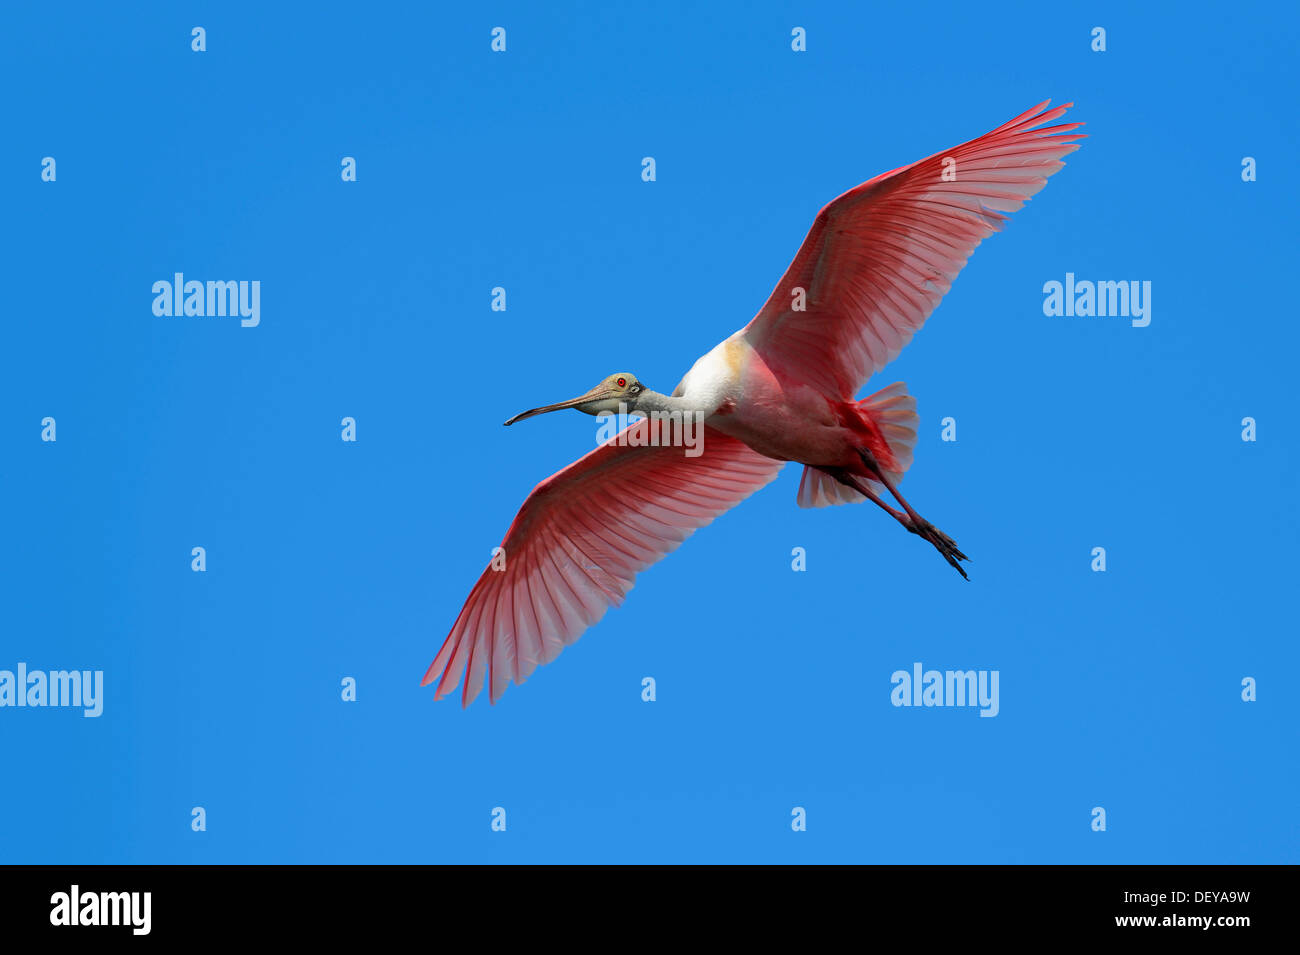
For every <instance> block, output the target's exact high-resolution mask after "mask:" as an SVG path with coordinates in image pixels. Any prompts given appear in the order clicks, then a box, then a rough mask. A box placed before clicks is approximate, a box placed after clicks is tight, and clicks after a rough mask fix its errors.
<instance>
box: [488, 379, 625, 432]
mask: <svg viewBox="0 0 1300 955" xmlns="http://www.w3.org/2000/svg"><path fill="white" fill-rule="evenodd" d="M645 390H646V388H645V386H644V385H643V384H641V382H639V381H637V378H636V375H631V374H628V373H627V372H619V373H618V374H616V375H610V376H609V377H608V378H606V379H605V380H604V381H602V382H601V383H600V384H598V385H597V386H596V387H595V388H592V389H591V391H589V392H587V393H586V394H585V395H578V397H576V398H570V399H569V400H568V401H561V402H558V403H557V404H553V405H543V406H542V407H540V408H533V409H531V410H529V411H521V412H520V413H519V414H517V415H515V416H514V417H513V418H511V419H510V420H509V421H507V422H506V424H508V425H510V424H514V423H515V422H516V421H523V420H524V419H525V418H531V417H532V416H533V415H539V414H545V413H546V412H548V411H559V410H560V409H561V408H577V409H578V410H579V411H581V412H583V413H584V414H589V415H598V414H602V413H606V412H607V413H610V414H618V413H619V412H633V411H636V407H637V399H638V398H639V397H640V396H641V394H642V393H643V392H644V391H645Z"/></svg>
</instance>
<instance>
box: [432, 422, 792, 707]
mask: <svg viewBox="0 0 1300 955" xmlns="http://www.w3.org/2000/svg"><path fill="white" fill-rule="evenodd" d="M665 430H666V429H665ZM702 434H703V441H702V443H701V444H700V447H702V449H703V453H702V454H700V455H698V456H696V457H690V456H688V455H687V454H686V448H683V447H680V446H676V447H674V446H666V445H661V446H654V445H650V444H649V436H650V422H649V421H648V420H645V419H642V420H641V421H638V422H636V423H634V424H632V425H631V426H629V427H628V428H626V429H624V430H623V431H622V432H620V433H619V434H617V435H615V436H614V437H613V438H611V439H610V440H609V441H607V442H605V443H604V444H602V445H601V446H600V447H598V448H596V449H595V450H594V451H592V452H591V453H590V454H588V455H586V456H584V457H582V458H580V459H579V460H577V461H575V462H574V463H573V464H570V465H569V466H568V467H567V468H565V469H564V470H562V471H559V472H557V473H555V474H553V475H551V476H550V477H549V478H547V479H546V480H545V481H543V482H542V483H541V484H539V485H537V487H536V488H534V489H533V492H532V493H531V494H529V495H528V499H527V500H526V501H524V506H523V507H521V508H520V509H519V513H518V514H517V515H516V516H515V520H514V523H513V524H511V525H510V530H509V531H508V532H507V533H506V537H505V540H504V541H502V542H501V547H502V549H503V551H504V558H505V566H504V569H494V568H493V566H492V565H491V564H489V566H488V569H487V570H485V571H484V572H483V576H481V577H480V578H479V580H478V583H477V584H475V585H474V589H473V590H471V591H470V595H469V598H468V599H467V600H466V601H465V606H464V608H462V609H461V612H460V616H459V617H457V618H456V622H455V624H454V625H453V626H452V628H451V633H450V634H449V635H448V636H447V639H446V641H445V642H444V643H443V645H442V649H441V650H439V651H438V655H437V657H435V658H434V661H433V663H432V664H431V665H430V666H429V670H428V672H427V673H425V675H424V680H423V681H422V682H421V684H420V685H421V686H425V685H427V684H429V683H431V682H432V681H433V680H434V679H435V678H437V677H438V675H439V674H441V679H439V680H438V690H437V698H441V697H443V696H445V695H447V694H448V693H449V692H451V691H452V690H453V689H455V687H456V684H457V683H459V682H460V678H461V673H462V672H463V671H464V670H465V668H466V667H467V666H468V668H469V673H468V676H466V678H465V687H464V690H463V691H462V693H461V702H462V703H463V704H464V705H466V706H468V705H469V703H470V702H471V701H472V700H473V699H474V698H475V697H476V696H478V694H479V691H480V690H481V689H482V688H483V680H484V676H485V673H489V672H490V680H489V683H490V687H491V699H492V702H493V703H495V702H496V701H497V699H498V698H499V697H500V696H501V694H502V693H504V692H505V689H506V687H507V686H508V685H509V682H510V681H511V680H514V682H516V683H523V682H524V680H525V679H527V678H528V676H529V675H530V674H531V673H532V672H533V670H534V669H536V668H537V666H538V664H541V663H550V662H551V661H552V660H554V659H555V658H556V657H557V656H559V653H560V651H561V650H563V649H564V648H565V647H566V646H568V645H569V644H570V643H573V642H574V641H575V640H577V639H578V637H580V636H581V635H582V633H583V631H585V630H586V629H587V628H588V627H590V626H592V625H593V624H594V623H595V622H596V621H597V620H599V619H600V618H601V617H602V616H603V615H604V613H605V611H606V609H608V608H609V607H610V606H618V605H619V604H621V603H622V602H623V598H624V596H626V594H627V592H628V591H629V590H631V589H632V584H633V581H634V579H635V577H636V575H637V573H639V572H640V571H642V570H644V569H645V568H646V567H648V566H650V565H651V564H653V563H654V562H655V561H657V560H659V558H661V557H663V556H664V555H665V554H667V553H668V552H669V551H671V550H673V549H675V548H676V547H677V545H678V544H680V543H681V542H682V541H684V540H685V539H686V538H687V537H689V536H690V535H691V533H692V532H694V531H695V530H696V528H699V527H703V526H704V525H705V524H708V523H709V522H710V521H712V520H713V519H714V518H715V517H717V516H718V515H719V514H721V513H723V512H724V511H727V510H729V509H731V508H732V507H734V506H736V505H737V504H739V503H740V502H741V501H743V500H744V499H745V498H747V497H748V496H749V495H750V494H753V493H754V492H755V491H757V490H758V489H759V488H761V487H763V486H764V485H766V484H767V483H769V482H770V481H771V480H772V479H773V478H775V477H776V475H777V473H778V472H779V471H780V470H781V465H782V462H780V461H776V460H774V459H772V458H767V457H764V456H763V455H761V454H759V453H758V452H756V451H752V450H750V448H749V447H748V446H747V445H745V444H743V443H741V442H740V441H737V440H735V439H734V438H729V437H727V436H726V435H724V434H722V433H721V432H719V431H715V430H713V429H712V428H709V427H704V428H703V432H702Z"/></svg>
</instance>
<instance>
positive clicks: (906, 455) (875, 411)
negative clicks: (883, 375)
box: [798, 381, 921, 507]
mask: <svg viewBox="0 0 1300 955" xmlns="http://www.w3.org/2000/svg"><path fill="white" fill-rule="evenodd" d="M856 407H857V409H858V411H859V412H860V413H861V414H863V415H864V416H866V417H868V418H870V419H871V421H872V422H873V423H874V424H875V425H876V428H877V429H878V430H879V431H880V434H881V435H882V436H883V437H884V439H885V444H886V445H888V448H889V454H890V456H891V457H892V458H893V460H892V461H884V460H883V455H878V457H880V458H881V459H882V460H881V463H882V464H883V465H885V476H886V477H887V478H889V480H890V482H891V483H892V484H893V485H894V486H895V487H897V486H898V482H899V481H901V480H902V479H903V474H904V472H905V471H907V469H908V468H909V467H911V466H912V449H913V448H914V447H916V429H917V426H918V425H919V424H920V423H921V419H920V417H919V416H918V415H917V413H916V399H915V398H913V397H912V396H911V395H909V394H908V393H907V385H906V384H904V383H903V382H901V381H896V382H894V383H893V384H892V385H889V386H888V387H887V388H881V389H880V390H879V391H877V392H876V393H875V394H874V395H868V396H867V397H866V398H863V399H862V400H861V401H859V402H857V405H856ZM860 480H862V481H863V483H865V484H866V485H867V486H868V487H870V488H871V490H872V491H873V492H875V493H876V494H877V495H882V496H886V495H888V493H889V492H888V491H887V490H886V489H885V487H884V486H883V485H882V484H880V483H879V482H877V481H872V480H870V479H867V478H860ZM865 500H866V497H865V496H863V495H862V494H861V493H859V492H858V491H855V490H854V489H853V488H851V487H849V486H848V485H846V484H842V483H840V482H839V481H838V480H836V479H835V477H833V476H832V475H830V474H827V473H826V472H825V471H822V470H820V469H818V468H814V467H805V468H804V469H803V480H801V481H800V482H799V497H798V503H799V506H800V507H827V506H830V505H833V504H851V503H853V502H854V501H865Z"/></svg>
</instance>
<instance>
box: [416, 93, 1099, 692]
mask: <svg viewBox="0 0 1300 955" xmlns="http://www.w3.org/2000/svg"><path fill="white" fill-rule="evenodd" d="M1069 105H1070V104H1066V105H1065V106H1060V107H1057V108H1055V109H1046V106H1047V104H1046V103H1041V104H1039V105H1038V106H1036V107H1034V108H1033V109H1031V110H1029V111H1028V112H1026V113H1023V114H1021V115H1020V116H1017V117H1016V118H1015V119H1013V120H1011V121H1010V122H1008V123H1005V124H1003V125H1002V126H999V127H998V128H997V129H995V130H993V131H992V132H989V133H987V134H985V135H983V136H981V137H979V138H978V139H973V140H971V141H970V142H967V143H963V144H962V145H960V146H956V147H954V148H952V149H948V150H944V151H942V152H938V153H935V154H934V155H933V156H930V157H929V158H927V159H922V160H920V161H919V162H915V163H912V164H911V165H908V166H903V167H901V168H899V169H895V170H893V171H892V172H888V173H885V174H883V175H880V176H877V177H876V178H874V179H872V180H870V181H868V182H865V183H863V184H862V185H860V186H857V187H856V188H854V189H851V190H849V191H848V192H846V193H844V195H842V196H840V197H839V198H838V199H836V200H835V201H833V202H831V203H830V204H829V205H827V206H826V207H825V208H824V209H822V210H821V212H820V213H819V214H818V215H817V218H816V219H815V221H814V222H813V225H812V229H811V230H810V231H809V232H808V235H807V237H806V238H805V239H804V241H803V245H802V246H801V247H800V249H799V252H798V254H796V256H795V258H794V261H793V262H792V263H791V264H790V267H789V268H788V269H787V270H786V272H785V275H784V276H783V277H782V278H781V281H780V282H779V283H777V286H776V289H775V290H774V291H773V292H772V295H771V296H770V297H769V299H768V300H767V303H766V304H765V305H764V306H763V308H762V309H761V310H760V311H759V313H758V315H756V316H755V317H754V319H753V321H751V322H750V323H749V324H748V325H746V326H745V327H744V328H742V329H741V330H740V331H738V332H737V333H736V334H734V335H732V336H731V337H730V338H728V339H727V340H725V341H723V342H722V343H720V344H719V345H718V346H717V347H716V348H714V349H713V350H712V351H710V352H709V353H708V354H707V355H705V356H704V357H702V358H701V359H699V361H697V362H696V363H695V365H694V366H693V367H692V368H691V370H690V372H688V373H687V375H686V377H685V378H683V379H682V382H681V384H679V385H678V386H677V389H676V390H675V391H674V392H673V393H672V394H671V395H663V394H660V393H658V392H655V391H651V390H650V389H648V388H646V387H645V386H644V385H642V384H641V383H640V382H639V381H638V380H637V379H636V377H635V376H633V375H630V374H616V375H611V376H609V377H608V378H606V379H605V380H603V381H602V382H601V383H600V384H599V385H597V386H596V387H595V388H593V389H592V390H591V391H589V392H587V393H585V394H583V395H580V396H579V397H577V398H574V399H571V400H569V401H565V402H560V403H558V404H555V405H547V406H544V407H541V408H535V409H533V410H531V411H527V412H524V413H523V414H521V415H516V416H515V417H514V418H512V419H511V420H510V421H507V422H506V423H507V424H513V423H514V422H515V421H519V420H522V419H524V418H527V417H531V416H533V415H536V414H541V413H544V412H548V411H554V410H558V409H560V408H577V409H578V410H580V411H583V412H585V413H588V414H600V413H604V412H609V411H615V410H623V411H629V410H630V411H634V412H639V413H641V414H648V415H650V416H651V417H654V416H656V415H669V416H674V415H675V416H677V420H679V421H680V420H681V418H682V416H684V415H691V416H692V417H694V418H695V420H697V421H701V422H703V423H704V424H703V432H702V433H703V439H704V440H703V445H702V450H703V453H702V454H699V456H692V455H691V454H689V453H686V451H685V450H684V449H683V448H682V447H679V446H672V445H663V444H654V443H652V442H650V441H648V440H647V431H648V430H649V429H650V428H651V422H650V421H647V420H644V419H643V420H641V421H639V422H637V423H635V424H633V425H631V426H630V427H629V428H628V429H626V430H625V431H624V432H622V433H620V434H619V435H616V436H615V437H614V438H612V439H610V440H609V441H607V442H606V443H605V444H603V445H601V446H600V447H598V448H597V449H596V450H594V451H592V452H591V453H590V454H587V455H586V456H584V457H583V458H581V459H579V460H578V461H575V462H574V463H573V464H571V465H569V466H568V467H567V468H565V469H564V470H562V471H559V472H558V473H556V474H554V475H552V476H551V477H549V478H547V479H546V480H545V481H543V482H542V483H541V484H539V485H537V487H536V488H535V489H534V490H533V492H532V493H531V494H530V495H529V496H528V499H527V500H526V501H525V502H524V505H523V507H522V508H520V510H519V514H518V515H517V516H516V517H515V520H514V523H513V524H511V526H510V530H509V531H508V532H507V534H506V537H505V540H504V541H502V544H501V546H502V549H503V551H504V557H505V566H504V568H499V569H498V568H494V567H493V565H491V564H489V566H488V569H487V570H485V571H484V572H483V575H482V576H481V577H480V578H479V580H478V583H477V584H475V585H474V588H473V590H471V591H470V594H469V597H468V599H467V600H466V601H465V605H464V607H463V608H462V609H461V612H460V615H459V616H458V617H457V618H456V621H455V623H454V624H453V626H452V628H451V632H450V634H448V636H447V639H446V640H445V641H444V643H443V645H442V648H441V649H440V650H439V651H438V654H437V656H436V657H435V658H434V660H433V663H432V664H431V665H430V666H429V669H428V671H427V672H426V673H425V675H424V680H423V683H422V685H425V684H428V683H431V682H433V681H434V680H435V679H436V680H437V681H438V686H437V691H436V696H437V697H439V698H441V697H443V696H446V695H447V694H448V693H450V692H451V691H452V690H453V689H454V688H455V687H456V685H457V684H458V683H459V682H460V680H461V676H462V674H465V679H464V688H463V690H462V693H461V700H462V703H463V704H464V705H468V704H469V703H470V701H472V700H473V699H474V698H475V697H476V696H477V695H478V694H479V692H480V691H481V690H482V688H483V684H484V682H485V681H486V682H487V683H488V684H489V696H490V697H491V699H492V701H493V702H495V701H496V700H497V699H499V698H500V696H501V694H502V693H503V692H505V689H506V687H507V686H508V685H509V683H510V682H511V681H514V682H515V683H523V682H524V680H526V679H527V678H528V676H529V675H530V674H531V673H532V672H533V670H534V669H536V667H537V666H538V665H540V664H543V663H549V662H550V661H551V660H554V659H555V657H556V656H558V655H559V653H560V651H561V650H563V649H564V647H565V646H567V645H568V644H570V643H572V642H573V641H574V640H576V639H577V638H578V637H579V636H580V635H581V634H582V633H583V632H584V631H585V630H586V629H587V628H588V627H590V626H592V625H593V624H595V623H596V621H598V620H599V619H600V618H601V617H602V616H603V615H604V613H605V611H606V610H607V609H608V608H609V607H610V606H617V605H618V604H620V603H621V602H622V600H623V598H624V597H625V596H626V595H627V592H628V591H629V590H630V589H631V588H632V585H633V583H634V581H635V578H636V575H637V574H638V573H639V572H640V571H642V570H644V569H645V568H646V567H648V566H649V565H650V564H652V563H654V562H655V561H657V560H659V559H660V558H661V557H663V556H664V555H665V554H667V553H668V552H669V551H671V550H673V549H674V548H676V547H677V545H678V544H680V543H681V542H682V541H683V540H685V539H686V538H687V537H689V536H690V535H691V534H692V533H693V532H694V531H695V530H697V529H698V528H700V527H703V526H704V525H705V524H707V523H709V522H710V521H712V520H713V519H714V518H715V517H717V516H718V515H719V514H721V513H723V512H724V511H726V510H728V509H730V508H732V507H734V506H735V505H736V504H738V503H740V502H741V501H742V500H744V499H745V498H746V497H748V496H749V495H750V494H752V493H754V492H755V491H757V490H758V489H759V488H761V487H763V486H764V485H766V484H768V483H769V482H770V481H772V480H773V479H774V478H775V477H776V475H777V473H778V472H779V471H780V469H781V467H782V464H783V463H784V462H785V461H798V462H800V463H802V464H803V465H804V466H805V468H804V474H803V479H802V481H801V483H800V487H799V496H798V503H799V504H800V505H801V506H803V507H824V506H827V505H831V504H843V503H848V502H852V501H864V500H869V501H871V502H872V503H874V504H876V505H877V506H879V507H881V508H882V509H884V510H885V511H886V512H887V513H888V514H889V515H890V516H891V517H893V518H894V519H896V520H897V521H898V522H899V523H900V524H902V525H903V526H904V527H905V528H906V529H907V530H909V531H910V532H912V533H914V534H916V535H918V536H919V537H921V538H922V539H923V540H926V541H928V542H929V543H930V544H932V545H933V546H934V547H935V549H937V550H938V551H939V552H940V554H941V555H942V556H943V557H944V559H945V560H946V561H947V562H948V563H949V564H950V565H951V566H952V567H954V568H956V569H957V571H958V572H959V573H961V575H962V576H963V577H966V573H965V571H964V569H963V568H962V567H961V563H960V562H961V561H964V560H967V559H968V558H967V557H966V555H965V554H963V553H962V552H961V551H960V550H958V549H957V546H956V544H955V543H954V542H953V541H952V539H951V538H950V537H948V535H946V534H944V533H943V532H942V531H940V530H939V529H938V528H936V527H935V526H934V525H933V524H931V523H929V522H928V521H926V520H924V519H923V518H922V517H921V516H920V515H919V514H918V513H917V512H916V511H915V509H913V508H912V506H911V505H910V504H909V503H908V502H907V501H906V500H905V499H904V498H903V497H902V495H901V494H899V492H898V489H897V484H898V483H899V482H900V481H901V480H902V478H903V474H904V473H905V472H906V471H907V469H908V467H909V466H910V465H911V463H912V457H913V449H914V446H915V444H916V429H917V421H918V418H917V415H916V402H915V399H913V398H912V396H911V395H909V394H908V393H907V389H906V386H905V385H904V384H903V383H902V382H897V383H895V384H892V385H889V386H888V387H886V388H883V389H881V390H880V391H878V392H876V393H875V394H873V395H871V396H869V397H867V398H864V399H862V400H861V401H854V400H853V395H854V394H855V393H856V392H857V390H858V389H859V388H861V387H862V385H863V384H864V383H865V382H866V381H867V380H868V379H869V378H870V377H871V376H872V375H874V374H875V373H876V372H878V371H879V370H880V369H881V368H882V367H884V365H886V364H887V363H888V362H889V361H891V360H892V359H893V358H894V357H895V356H897V354H898V353H899V351H900V350H901V349H902V348H903V346H904V345H906V344H907V342H908V341H910V340H911V338H912V335H913V334H914V333H915V332H916V330H917V329H918V328H920V327H921V325H922V324H923V323H924V322H925V320H926V319H927V318H928V317H929V315H930V313H931V312H933V311H934V309H935V307H936V306H937V305H938V304H939V301H940V300H941V299H942V298H943V296H944V294H945V293H946V292H947V291H948V289H949V288H950V287H951V285H952V281H953V279H954V278H956V276H957V273H958V272H959V271H961V269H962V267H963V266H964V265H965V264H966V260H967V259H968V258H969V257H970V254H971V252H973V251H974V249H975V247H976V246H977V245H979V243H980V242H981V241H983V240H984V239H985V238H986V237H987V236H989V235H991V234H992V233H993V232H995V231H997V230H999V229H1000V228H1001V227H1002V224H1003V222H1004V221H1005V220H1006V218H1007V216H1006V213H1009V212H1014V211H1016V210H1018V209H1020V208H1021V207H1022V206H1023V205H1024V203H1025V201H1026V200H1028V199H1029V197H1030V196H1032V195H1034V194H1035V193H1037V192H1038V191H1039V190H1040V189H1042V188H1043V186H1044V185H1045V184H1046V182H1047V177H1048V176H1050V175H1052V174H1053V173H1054V172H1056V171H1057V170H1058V169H1060V168H1061V167H1062V166H1063V165H1064V163H1062V161H1061V159H1062V157H1063V156H1065V155H1067V154H1068V153H1070V152H1072V151H1074V150H1075V149H1077V148H1078V146H1079V144H1078V142H1077V140H1079V139H1080V138H1082V137H1081V135H1079V134H1075V133H1074V132H1073V131H1074V130H1075V129H1077V128H1078V127H1079V126H1080V125H1081V124H1079V123H1070V124H1064V125H1058V126H1050V127H1044V125H1043V124H1045V123H1050V122H1053V121H1055V120H1057V119H1059V118H1060V117H1061V116H1062V115H1064V113H1065V111H1066V109H1067V108H1068V106H1069ZM887 496H892V497H893V498H894V499H895V500H896V501H897V503H898V504H899V505H900V507H901V510H899V509H897V508H894V507H893V506H892V505H890V504H889V503H887V502H886V500H885V498H886V497H887Z"/></svg>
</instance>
